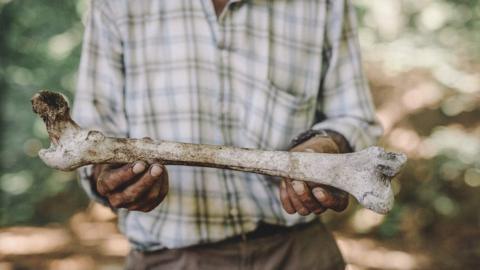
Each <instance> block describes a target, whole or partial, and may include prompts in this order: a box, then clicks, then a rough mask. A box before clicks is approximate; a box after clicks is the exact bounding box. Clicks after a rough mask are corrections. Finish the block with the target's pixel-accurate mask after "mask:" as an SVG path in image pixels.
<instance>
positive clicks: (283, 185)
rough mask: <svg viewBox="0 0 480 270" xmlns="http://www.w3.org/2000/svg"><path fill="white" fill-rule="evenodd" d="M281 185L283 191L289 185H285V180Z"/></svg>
mask: <svg viewBox="0 0 480 270" xmlns="http://www.w3.org/2000/svg"><path fill="white" fill-rule="evenodd" d="M280 185H281V186H282V188H283V189H286V188H287V185H285V180H282V182H280Z"/></svg>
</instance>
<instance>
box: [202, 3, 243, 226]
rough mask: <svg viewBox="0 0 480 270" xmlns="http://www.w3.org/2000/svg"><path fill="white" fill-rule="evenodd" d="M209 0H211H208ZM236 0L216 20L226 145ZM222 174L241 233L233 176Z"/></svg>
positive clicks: (234, 222) (230, 141) (228, 142)
mask: <svg viewBox="0 0 480 270" xmlns="http://www.w3.org/2000/svg"><path fill="white" fill-rule="evenodd" d="M210 1H211V0H210ZM235 2H239V0H237V1H230V2H229V3H228V4H227V5H226V6H225V8H224V10H223V11H222V13H221V14H220V16H219V17H218V20H217V25H218V35H217V40H216V42H217V44H216V45H217V50H218V57H219V70H220V82H221V83H220V85H221V87H220V91H219V101H220V102H219V104H220V114H219V123H220V128H221V132H222V137H223V142H224V144H226V145H232V144H233V134H232V132H233V131H232V129H233V126H232V113H234V112H233V111H232V108H233V107H232V100H231V99H232V91H233V89H232V76H231V75H232V71H231V66H230V57H231V55H230V54H231V53H232V48H231V45H232V44H231V41H232V35H233V33H232V31H233V30H232V28H231V27H228V26H229V25H231V23H232V16H233V13H232V10H231V5H232V4H234V3H235ZM223 176H224V178H225V187H226V191H227V200H226V203H227V205H226V207H227V209H228V210H229V211H228V216H229V219H230V220H231V224H232V229H233V232H234V233H235V234H241V233H243V231H244V230H243V228H242V224H241V217H240V214H241V213H240V210H239V194H238V192H239V191H238V189H237V187H235V183H234V181H235V178H234V175H233V174H232V173H231V172H227V171H224V172H223Z"/></svg>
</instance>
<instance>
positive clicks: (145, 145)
mask: <svg viewBox="0 0 480 270" xmlns="http://www.w3.org/2000/svg"><path fill="white" fill-rule="evenodd" d="M32 107H33V111H34V112H35V113H37V114H38V115H40V117H41V118H42V119H43V121H44V122H45V125H46V127H47V131H48V134H49V136H50V140H51V145H50V148H48V149H42V150H40V152H39V156H40V158H41V159H42V160H43V161H44V162H45V164H47V165H48V166H49V167H52V168H55V169H59V170H66V171H69V170H73V169H76V168H78V167H81V166H84V165H88V164H98V163H130V162H134V161H137V160H161V161H162V163H163V164H166V165H189V166H204V167H213V168H222V169H232V170H238V171H245V172H254V173H260V174H265V175H271V176H279V177H285V178H291V179H297V180H304V181H311V182H315V183H319V184H324V185H329V186H334V187H336V188H339V189H341V190H344V191H346V192H348V193H350V194H351V195H353V196H354V197H355V198H356V199H357V200H358V202H359V203H360V204H361V205H363V206H364V207H366V208H368V209H371V210H373V211H375V212H378V213H382V214H385V213H387V212H388V211H389V210H391V208H392V206H393V192H392V188H391V183H390V180H391V179H392V178H393V177H394V176H395V175H396V174H397V173H398V172H399V171H400V169H401V167H402V166H403V164H404V163H405V162H406V160H407V157H406V156H405V155H404V154H398V153H392V152H385V151H384V150H383V149H382V148H380V147H370V148H367V149H365V150H362V151H359V152H355V153H348V154H324V153H296V152H295V153H294V152H287V151H262V150H256V149H246V148H238V147H230V146H220V145H204V144H192V143H178V142H168V141H158V142H154V141H151V140H146V139H126V138H114V137H106V136H105V135H103V134H102V133H101V132H99V131H95V130H85V129H82V128H80V127H79V126H78V125H77V124H76V123H75V122H74V121H73V120H72V119H71V118H70V114H69V110H70V109H69V107H68V103H67V101H66V100H65V98H64V97H63V96H62V95H61V94H58V93H55V92H49V91H40V92H39V93H37V94H35V95H34V96H33V98H32Z"/></svg>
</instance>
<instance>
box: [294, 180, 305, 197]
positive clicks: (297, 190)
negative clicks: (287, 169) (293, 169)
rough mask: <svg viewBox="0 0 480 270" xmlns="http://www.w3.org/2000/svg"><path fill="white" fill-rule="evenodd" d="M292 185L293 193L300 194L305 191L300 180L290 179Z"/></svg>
mask: <svg viewBox="0 0 480 270" xmlns="http://www.w3.org/2000/svg"><path fill="white" fill-rule="evenodd" d="M292 186H293V190H295V193H297V194H298V195H302V194H303V192H305V186H304V185H303V183H302V182H300V181H292Z"/></svg>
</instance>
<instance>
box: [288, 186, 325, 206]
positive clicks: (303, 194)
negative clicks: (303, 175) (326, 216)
mask: <svg viewBox="0 0 480 270" xmlns="http://www.w3.org/2000/svg"><path fill="white" fill-rule="evenodd" d="M292 187H293V190H294V191H295V193H296V194H297V196H298V198H299V199H300V201H301V202H302V204H303V205H304V206H305V207H306V208H307V209H308V210H309V211H310V212H314V213H315V214H320V213H323V212H324V211H325V207H322V205H321V204H320V203H319V202H318V200H317V199H316V198H315V197H314V196H313V194H312V192H311V191H310V188H308V186H307V184H306V183H305V182H304V181H292Z"/></svg>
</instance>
